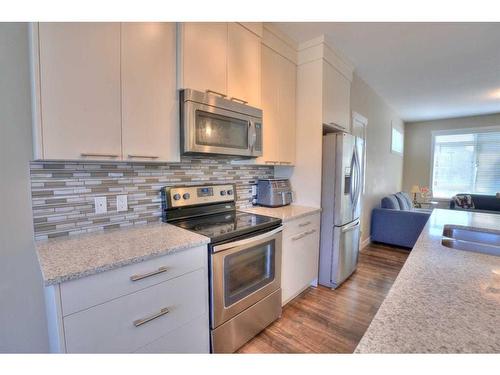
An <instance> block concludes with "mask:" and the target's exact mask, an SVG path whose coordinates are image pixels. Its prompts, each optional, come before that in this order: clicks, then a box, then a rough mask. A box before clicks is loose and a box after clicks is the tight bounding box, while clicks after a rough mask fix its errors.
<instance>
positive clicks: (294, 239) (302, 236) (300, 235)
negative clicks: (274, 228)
mask: <svg viewBox="0 0 500 375" xmlns="http://www.w3.org/2000/svg"><path fill="white" fill-rule="evenodd" d="M305 236H306V234H305V233H301V234H299V235H297V236H295V237H292V241H297V240H300V239H301V238H304V237H305Z"/></svg>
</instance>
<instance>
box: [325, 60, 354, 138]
mask: <svg viewBox="0 0 500 375" xmlns="http://www.w3.org/2000/svg"><path fill="white" fill-rule="evenodd" d="M350 96H351V82H350V81H349V80H348V79H347V78H346V77H345V76H344V75H342V74H341V73H340V72H339V71H338V70H337V69H335V68H334V67H333V66H332V65H330V64H329V63H328V62H326V61H323V123H324V124H326V125H330V126H334V127H336V128H339V129H340V130H344V131H349V129H350V125H349V124H350V122H351V121H350V119H351V116H350V113H351V108H350Z"/></svg>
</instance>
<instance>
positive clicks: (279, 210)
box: [240, 204, 321, 223]
mask: <svg viewBox="0 0 500 375" xmlns="http://www.w3.org/2000/svg"><path fill="white" fill-rule="evenodd" d="M240 211H243V212H250V213H252V214H257V215H264V216H271V217H276V218H278V219H281V221H282V222H283V223H286V222H287V221H290V220H294V219H298V218H301V217H304V216H308V215H312V214H315V213H318V212H321V208H319V207H307V206H299V205H295V204H291V205H288V206H283V207H261V206H253V207H249V208H243V209H241V210H240Z"/></svg>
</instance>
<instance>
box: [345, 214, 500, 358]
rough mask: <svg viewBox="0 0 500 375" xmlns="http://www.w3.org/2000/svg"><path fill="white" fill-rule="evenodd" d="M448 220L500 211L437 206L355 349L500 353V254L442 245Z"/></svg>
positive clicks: (478, 219) (465, 220)
mask: <svg viewBox="0 0 500 375" xmlns="http://www.w3.org/2000/svg"><path fill="white" fill-rule="evenodd" d="M445 224H454V225H462V226H469V227H477V228H484V229H486V230H487V231H488V230H489V231H495V230H499V229H500V215H497V214H485V213H476V212H467V211H455V210H442V209H435V210H434V211H433V213H432V215H431V217H430V218H429V220H428V222H427V224H426V226H425V227H424V229H423V231H422V233H421V235H420V237H419V238H418V240H417V243H416V244H415V247H414V248H413V250H412V251H411V254H410V256H409V257H408V259H407V261H406V263H405V265H404V266H403V268H402V269H401V272H400V273H399V275H398V277H397V279H396V281H395V282H394V285H393V286H392V288H391V290H390V291H389V293H388V295H387V297H386V299H385V300H384V302H383V303H382V305H381V307H380V309H379V310H378V312H377V314H376V316H375V317H374V319H373V321H372V322H371V324H370V326H369V327H368V330H367V331H366V332H365V335H364V336H363V338H362V339H361V341H360V343H359V345H358V346H357V348H356V350H355V352H356V353H499V352H500V257H497V256H493V255H486V254H481V253H475V252H469V251H461V250H455V249H451V248H448V247H445V246H443V245H442V244H441V239H442V232H443V227H444V225H445Z"/></svg>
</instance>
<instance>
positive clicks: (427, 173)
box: [403, 113, 500, 191]
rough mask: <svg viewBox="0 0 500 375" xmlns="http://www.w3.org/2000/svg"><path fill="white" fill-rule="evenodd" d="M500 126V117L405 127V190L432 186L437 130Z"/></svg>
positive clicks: (436, 121)
mask: <svg viewBox="0 0 500 375" xmlns="http://www.w3.org/2000/svg"><path fill="white" fill-rule="evenodd" d="M498 125H500V113H497V114H493V115H484V116H471V117H459V118H450V119H444V120H433V121H422V122H413V123H407V124H405V153H404V156H405V157H404V173H403V189H404V190H405V191H409V190H410V188H411V186H412V185H420V186H430V184H431V181H430V179H431V147H432V145H431V143H432V132H433V131H435V130H451V129H464V128H474V127H487V126H498Z"/></svg>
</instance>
